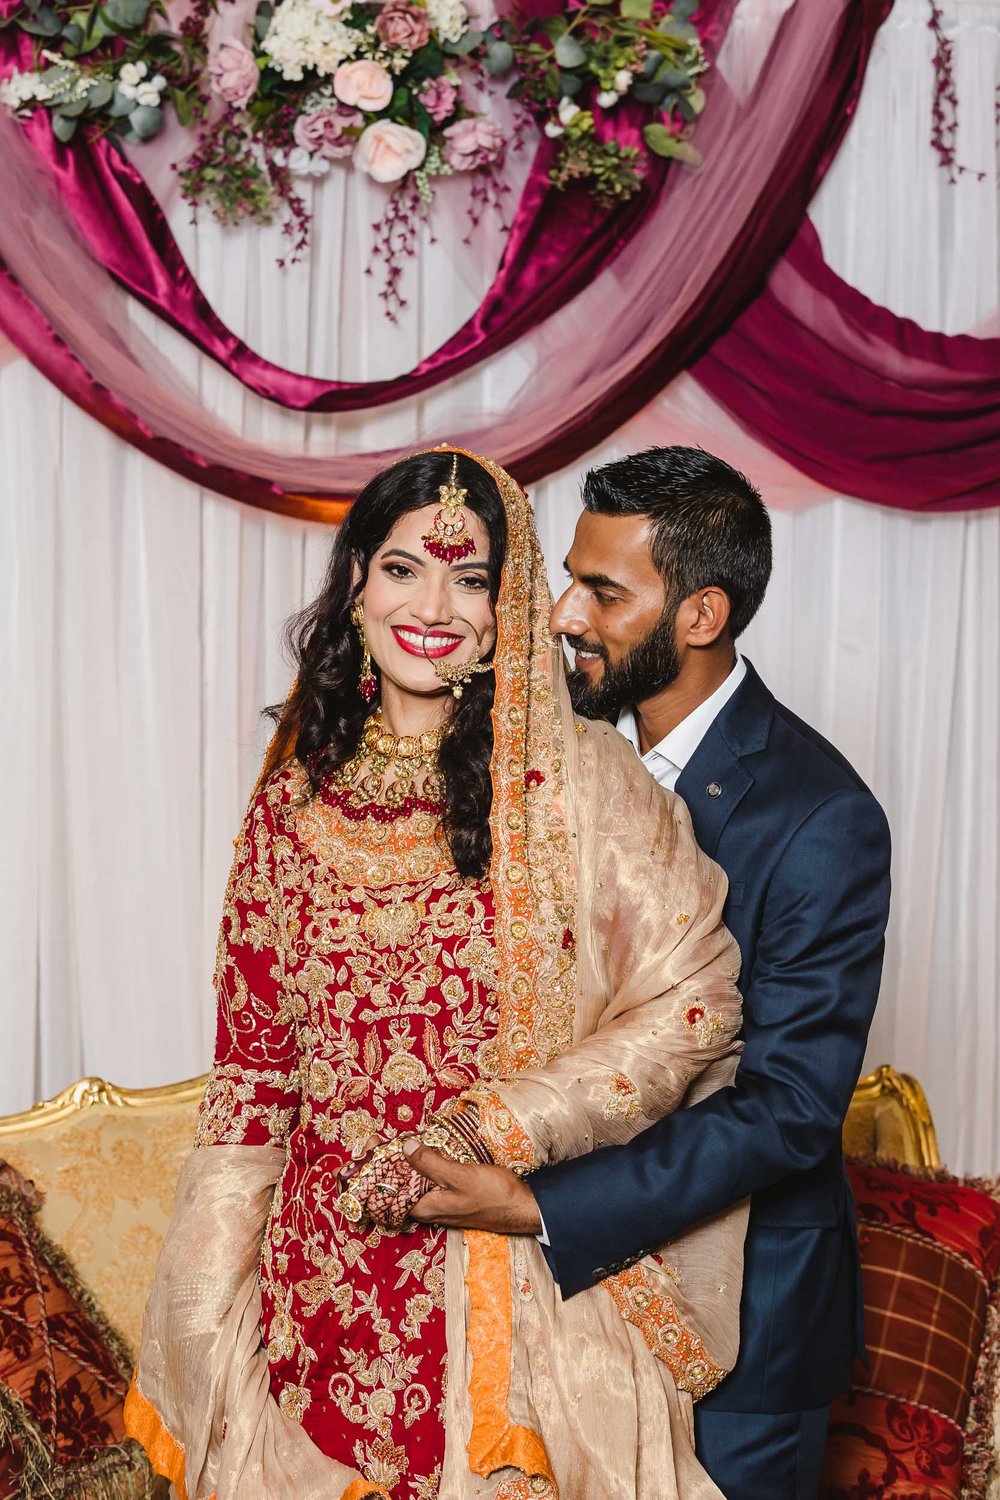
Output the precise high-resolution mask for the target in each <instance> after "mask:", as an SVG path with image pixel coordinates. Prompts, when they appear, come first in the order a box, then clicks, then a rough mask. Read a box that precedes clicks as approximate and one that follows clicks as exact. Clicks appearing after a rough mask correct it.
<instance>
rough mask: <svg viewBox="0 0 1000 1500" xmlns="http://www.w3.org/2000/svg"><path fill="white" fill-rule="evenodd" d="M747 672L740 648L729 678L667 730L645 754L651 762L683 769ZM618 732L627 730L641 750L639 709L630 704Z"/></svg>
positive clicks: (622, 732) (635, 745)
mask: <svg viewBox="0 0 1000 1500" xmlns="http://www.w3.org/2000/svg"><path fill="white" fill-rule="evenodd" d="M746 675H747V664H746V662H745V661H744V660H743V658H742V656H741V655H740V654H739V652H738V651H737V653H736V665H735V666H734V667H733V670H732V671H731V672H730V674H729V676H728V677H727V678H726V680H725V682H723V683H721V684H720V685H719V686H718V687H717V688H716V690H715V692H714V693H713V694H712V695H711V697H709V698H706V699H705V701H704V702H703V703H699V704H698V707H697V708H695V709H692V710H691V712H690V713H689V714H688V716H687V718H686V719H682V720H681V722H680V723H679V724H677V725H676V726H675V727H674V728H673V729H671V731H670V733H669V734H665V735H664V736H663V738H662V740H660V741H659V743H658V744H656V745H654V746H653V747H652V749H651V750H649V751H647V753H646V755H644V756H643V760H645V761H646V762H647V764H648V763H649V762H650V761H652V760H653V759H654V758H655V759H657V760H665V761H668V762H669V763H670V765H672V766H676V767H677V769H678V771H683V769H684V767H685V766H686V765H687V763H688V761H689V760H690V759H691V757H692V755H693V754H694V752H695V751H696V750H697V748H698V746H699V745H700V744H701V742H702V740H703V739H704V738H705V735H706V734H707V733H708V731H709V729H710V728H711V726H712V724H713V723H714V722H715V720H716V718H717V717H718V715H719V714H720V713H721V711H722V709H723V707H724V706H725V704H727V703H728V702H729V700H730V698H731V697H732V696H733V694H734V693H735V691H736V689H737V688H738V687H739V685H740V683H741V682H742V681H743V679H744V677H745V676H746ZM618 732H619V734H623V735H624V736H625V738H626V739H627V740H628V741H629V743H630V744H631V745H632V746H633V747H634V749H635V750H636V751H638V752H639V753H640V754H641V751H639V725H638V723H637V722H636V717H635V710H634V709H633V708H626V709H624V710H623V711H622V714H621V717H620V718H619V720H618Z"/></svg>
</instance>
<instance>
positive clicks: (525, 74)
mask: <svg viewBox="0 0 1000 1500" xmlns="http://www.w3.org/2000/svg"><path fill="white" fill-rule="evenodd" d="M482 4H489V0H277V3H275V0H260V3H259V4H258V7H257V11H256V16H255V19H254V28H253V34H252V36H250V35H248V36H247V37H246V38H245V39H241V38H240V37H232V36H231V37H228V38H226V39H225V40H222V41H214V42H213V41H211V40H210V37H209V23H210V21H211V19H212V16H213V13H214V12H215V9H216V0H192V3H191V4H190V6H189V7H188V9H187V13H186V15H185V18H184V20H183V21H182V23H181V24H180V27H179V29H178V30H177V31H176V32H175V31H173V30H171V29H170V26H169V21H168V15H167V12H166V10H165V7H164V4H163V0H90V3H88V4H87V5H85V6H83V7H81V6H79V5H76V4H73V3H72V0H21V3H20V4H19V5H18V6H17V7H16V8H15V9H14V10H12V11H11V12H9V13H8V16H7V18H6V20H5V21H4V22H3V24H4V25H8V26H10V25H13V26H17V27H19V28H20V29H21V31H23V32H26V33H28V34H29V35H30V36H32V37H33V38H35V39H36V48H35V50H36V67H35V68H34V69H33V70H31V71H25V72H18V73H14V74H13V75H12V76H11V77H9V78H8V79H7V80H5V82H4V83H3V84H2V85H0V102H2V103H4V104H6V105H7V106H8V107H9V108H10V109H12V110H14V111H15V112H16V113H17V114H20V115H25V114H27V113H30V112H31V111H32V110H33V109H35V108H37V107H42V108H44V109H46V110H47V111H48V112H49V113H50V115H51V118H52V128H53V131H54V133H55V135H56V136H57V138H58V139H59V140H60V141H63V142H68V141H70V140H72V138H73V136H74V134H75V133H76V131H77V130H78V129H79V128H80V126H81V125H83V126H85V127H87V128H88V130H91V131H99V132H103V133H105V134H107V135H109V136H110V137H111V138H112V139H115V140H117V141H119V142H122V143H128V144H132V145H134V144H136V143H138V142H141V141H147V140H150V139H151V138H152V137H154V136H155V135H157V134H158V133H159V132H160V130H161V129H162V128H163V126H164V123H165V119H166V111H167V109H168V107H170V108H172V109H173V110H174V112H175V114H176V116H177V119H178V120H179V121H180V123H181V124H182V125H190V126H194V127H195V128H196V130H197V138H196V142H195V145H194V149H193V151H192V152H191V153H190V154H189V155H188V156H187V158H186V159H185V160H184V161H183V162H181V163H180V164H179V167H178V171H179V174H180V177H179V180H180V187H181V191H182V193H183V194H184V196H185V197H186V198H187V199H188V200H189V201H190V202H191V203H192V205H194V206H195V208H197V207H198V206H201V205H204V206H205V207H207V208H208V209H210V210H211V212H212V213H213V214H214V215H215V216H216V218H218V219H219V220H220V221H221V222H223V223H226V224H233V223H238V222H240V221H242V220H245V219H252V220H257V221H260V222H271V221H272V220H274V219H275V218H278V217H280V218H282V220H283V226H284V229H285V232H286V233H287V234H288V235H289V236H290V237H291V240H292V245H291V249H290V252H289V254H290V258H293V259H294V258H296V257H297V256H298V254H299V253H301V251H302V249H303V248H304V246H305V244H306V242H307V237H308V228H309V217H308V212H307V209H306V205H305V202H304V200H303V198H302V196H301V190H300V189H301V184H302V182H303V181H305V180H307V179H309V178H318V177H322V176H324V175H325V174H326V173H327V172H329V171H330V170H331V168H332V167H333V166H334V164H335V163H337V162H349V163H350V164H351V165H352V166H353V168H354V169H355V170H357V171H361V172H364V173H365V174H367V175H368V176H369V177H370V178H372V179H374V181H376V182H379V183H384V184H387V185H388V186H389V187H390V188H391V190H392V191H391V194H390V196H389V199H388V201H387V205H386V209H385V213H384V215H383V217H382V219H381V221H380V222H379V223H378V224H376V225H375V226H374V227H375V233H376V240H375V255H376V257H377V258H381V259H382V260H383V261H384V262H385V265H386V285H385V288H384V290H383V293H382V295H383V297H384V298H385V300H386V305H387V310H388V311H389V313H390V316H392V315H394V313H395V310H396V308H398V306H400V305H401V303H402V297H401V295H400V291H399V276H400V274H401V268H402V261H403V260H404V259H405V258H406V257H407V255H409V254H411V253H412V251H413V249H414V248H415V234H416V224H417V222H419V220H420V219H421V218H422V217H424V216H425V215H426V212H427V208H428V205H429V204H430V202H431V201H432V198H433V184H434V180H435V179H436V178H440V177H446V176H450V175H452V174H454V173H457V172H461V173H472V174H476V181H477V187H476V190H475V193H474V199H473V202H474V206H478V207H479V208H481V207H482V206H483V205H484V204H487V203H489V204H493V205H494V206H499V204H500V200H501V195H502V193H503V192H504V188H503V185H502V183H501V182H500V180H499V177H498V176H497V174H496V168H497V167H498V166H499V164H500V163H501V162H502V160H503V156H504V152H505V149H506V146H507V144H508V142H507V138H506V136H505V131H504V128H503V127H502V126H501V124H500V123H499V122H498V121H497V120H495V119H493V118H491V117H490V116H489V115H488V114H483V113H481V112H478V111H477V110H476V109H474V108H473V107H471V106H470V105H469V104H468V103H467V102H466V101H467V97H468V96H469V94H470V92H471V90H470V89H469V88H467V87H466V86H465V85H466V84H471V83H473V82H475V81H478V80H481V79H482V78H483V77H484V76H493V77H496V78H501V77H505V76H506V77H509V79H510V82H509V84H508V88H507V92H508V95H509V96H510V97H511V98H513V99H515V100H517V101H518V103H519V104H520V106H521V107H522V110H523V111H526V112H527V116H528V117H530V116H534V117H535V118H536V119H537V120H538V121H539V123H540V124H541V126H542V128H543V129H544V131H545V134H546V135H547V136H549V137H550V138H552V139H553V140H556V141H558V143H559V144H558V149H557V152H556V161H555V165H554V166H553V168H552V173H551V176H552V181H553V182H554V183H555V185H556V186H557V187H559V188H569V187H570V186H571V185H573V184H577V183H579V184H582V185H584V186H585V187H586V188H587V189H588V190H589V191H590V192H591V193H592V194H593V195H594V196H595V197H596V198H597V199H598V201H600V202H601V203H602V204H610V203H613V202H615V201H621V200H623V199H625V198H627V197H629V196H630V195H631V194H632V193H634V192H635V191H636V190H637V189H638V187H639V186H640V184H641V182H642V177H643V166H644V163H643V159H642V157H643V152H642V151H641V150H640V148H638V147H628V146H622V145H620V144H619V143H618V142H617V141H616V140H615V139H614V138H613V137H610V136H609V133H608V132H606V131H603V130H602V128H601V121H602V117H606V116H607V115H608V112H609V111H611V110H613V109H614V108H615V107H616V106H617V105H618V104H619V101H621V100H622V99H624V98H626V97H627V98H629V99H631V100H632V101H634V102H635V103H638V104H640V105H641V106H643V114H644V116H645V126H644V130H643V140H644V143H645V147H646V148H648V150H650V151H652V152H655V153H657V154H659V155H662V156H674V157H677V158H680V159H681V160H685V161H689V162H693V161H696V160H697V156H696V153H695V152H694V148H693V146H692V145H691V143H690V135H691V132H692V127H693V125H694V121H695V118H696V116H697V114H698V113H699V111H700V109H701V108H702V105H703V103H704V95H703V94H702V91H701V89H700V87H699V85H698V79H699V77H700V75H701V74H702V73H704V71H705V69H706V66H707V63H706V59H705V52H704V48H703V43H702V36H701V34H700V33H699V31H698V29H697V27H696V25H695V24H694V21H693V19H692V17H693V15H694V12H695V7H696V4H697V0H673V3H672V4H670V3H669V0H568V5H567V9H566V10H565V11H563V12H560V13H557V14H555V15H552V16H550V17H547V18H544V19H526V20H520V21H517V20H514V19H504V20H492V19H491V16H492V10H491V11H490V12H489V13H488V14H485V15H482V14H477V13H476V12H475V10H474V7H475V6H477V5H482ZM219 14H220V18H221V17H222V16H223V15H224V8H223V9H222V10H220V13H219ZM42 64H45V66H42ZM514 138H515V140H516V139H517V138H518V131H516V130H515V131H514Z"/></svg>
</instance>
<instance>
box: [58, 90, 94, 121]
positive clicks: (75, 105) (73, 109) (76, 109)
mask: <svg viewBox="0 0 1000 1500" xmlns="http://www.w3.org/2000/svg"><path fill="white" fill-rule="evenodd" d="M86 109H87V96H86V94H84V96H83V98H82V99H67V101H66V103H65V104H60V106H59V113H60V114H61V115H63V116H64V117H65V118H66V119H67V120H78V119H79V118H80V116H81V115H82V114H85V113H86Z"/></svg>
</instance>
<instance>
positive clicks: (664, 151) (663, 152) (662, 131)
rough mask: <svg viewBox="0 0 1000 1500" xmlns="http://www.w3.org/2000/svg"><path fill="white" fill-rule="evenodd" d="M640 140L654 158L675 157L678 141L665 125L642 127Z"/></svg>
mask: <svg viewBox="0 0 1000 1500" xmlns="http://www.w3.org/2000/svg"><path fill="white" fill-rule="evenodd" d="M642 138H643V140H644V141H645V142H646V145H647V146H648V147H649V149H650V151H652V152H653V153H654V154H655V155H656V156H676V155H677V146H678V144H679V143H678V140H677V137H676V136H675V135H671V133H670V131H669V130H668V129H667V127H666V126H665V125H659V124H654V125H644V126H643V129H642Z"/></svg>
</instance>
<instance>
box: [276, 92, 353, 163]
mask: <svg viewBox="0 0 1000 1500" xmlns="http://www.w3.org/2000/svg"><path fill="white" fill-rule="evenodd" d="M364 123H365V121H364V116H363V115H361V114H359V113H358V111H357V110H356V109H345V108H344V106H343V105H342V104H337V105H334V106H333V107H332V108H331V109H317V110H314V112H313V113H312V114H311V115H299V117H298V119H297V120H296V121H295V129H294V131H293V132H292V134H293V135H294V137H295V144H296V146H301V147H302V149H303V151H308V152H309V154H310V156H323V157H325V158H326V159H327V161H336V159H337V157H338V156H350V154H351V152H352V151H353V150H354V141H355V137H354V136H350V135H345V133H344V132H345V131H346V130H348V129H351V128H353V129H355V130H360V129H361V126H362V125H363V124H364Z"/></svg>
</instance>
